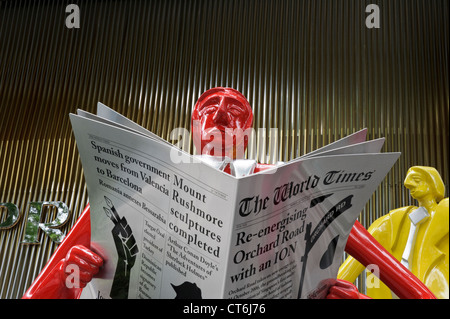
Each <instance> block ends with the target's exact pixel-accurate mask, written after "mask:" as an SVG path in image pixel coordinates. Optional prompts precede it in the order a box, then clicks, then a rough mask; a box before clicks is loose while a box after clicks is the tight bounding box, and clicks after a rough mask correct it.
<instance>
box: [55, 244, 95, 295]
mask: <svg viewBox="0 0 450 319" xmlns="http://www.w3.org/2000/svg"><path fill="white" fill-rule="evenodd" d="M102 265H103V259H102V258H101V257H100V256H98V255H97V254H95V253H94V252H92V250H90V249H88V248H86V247H84V246H82V245H75V246H73V247H72V248H71V249H70V250H69V252H68V253H67V255H66V257H65V258H64V259H63V265H62V267H61V275H62V278H63V282H64V283H65V284H66V286H67V287H68V288H84V287H86V284H88V283H89V282H90V281H91V280H92V277H93V276H94V275H95V274H97V273H98V271H99V268H100V267H101V266H102Z"/></svg>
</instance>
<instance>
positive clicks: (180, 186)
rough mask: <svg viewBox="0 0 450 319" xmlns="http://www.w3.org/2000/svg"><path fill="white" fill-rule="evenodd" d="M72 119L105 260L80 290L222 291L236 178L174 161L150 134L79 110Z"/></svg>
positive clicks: (166, 294) (101, 293)
mask: <svg viewBox="0 0 450 319" xmlns="http://www.w3.org/2000/svg"><path fill="white" fill-rule="evenodd" d="M71 122H72V127H73V131H74V134H75V137H76V141H77V146H78V149H79V153H80V157H81V161H82V165H83V169H84V174H85V178H86V184H87V188H88V195H89V202H90V207H91V241H92V247H93V249H94V250H96V251H97V252H98V253H99V254H100V255H101V256H102V257H103V258H104V259H105V265H104V269H103V270H102V272H101V275H100V278H95V279H94V280H93V282H92V285H90V286H89V287H88V288H87V289H85V290H87V291H86V292H87V293H90V295H91V296H93V297H96V298H175V297H179V298H183V297H186V296H191V297H192V296H197V297H199V298H201V297H205V296H208V297H209V298H221V297H222V292H223V290H222V289H221V285H222V283H223V281H224V277H225V271H226V266H227V265H226V262H225V261H226V260H227V258H228V249H229V242H230V238H229V236H230V229H231V222H232V218H231V217H230V212H232V211H233V210H234V206H235V201H234V200H235V197H236V185H237V184H236V180H235V179H234V178H233V177H231V176H229V175H227V174H225V173H223V172H219V171H216V170H215V169H213V168H211V167H209V166H207V165H205V164H200V163H192V162H189V163H183V162H181V163H174V162H173V161H172V160H171V157H170V147H169V146H168V145H166V144H165V143H162V142H159V141H157V140H155V139H152V138H148V137H144V136H143V135H140V134H137V133H135V132H132V131H129V130H124V129H123V128H120V127H117V126H112V125H109V124H105V123H102V122H100V121H96V120H93V119H90V118H87V117H85V116H82V117H80V116H76V115H73V114H71ZM190 159H191V157H188V160H190ZM188 160H187V161H186V162H188Z"/></svg>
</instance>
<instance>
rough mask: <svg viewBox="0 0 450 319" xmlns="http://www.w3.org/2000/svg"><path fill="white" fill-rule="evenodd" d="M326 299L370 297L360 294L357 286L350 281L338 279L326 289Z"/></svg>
mask: <svg viewBox="0 0 450 319" xmlns="http://www.w3.org/2000/svg"><path fill="white" fill-rule="evenodd" d="M326 298H327V299H370V298H369V297H367V296H366V295H363V294H360V293H359V292H358V288H356V287H355V286H354V285H353V284H352V283H350V282H348V281H345V280H340V279H338V280H337V282H336V284H335V285H334V286H332V287H331V288H330V290H329V291H328V295H327V297H326Z"/></svg>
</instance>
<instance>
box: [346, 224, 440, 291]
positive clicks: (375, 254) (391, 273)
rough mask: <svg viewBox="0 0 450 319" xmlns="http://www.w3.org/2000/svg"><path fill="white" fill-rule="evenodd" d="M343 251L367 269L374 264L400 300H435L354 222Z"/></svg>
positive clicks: (416, 279) (426, 289)
mask: <svg viewBox="0 0 450 319" xmlns="http://www.w3.org/2000/svg"><path fill="white" fill-rule="evenodd" d="M345 251H346V252H347V253H349V254H350V255H352V256H353V257H354V258H355V259H357V260H358V261H359V262H360V263H361V264H363V265H364V266H365V267H367V266H368V265H370V264H375V265H377V266H378V267H379V270H380V280H381V281H382V282H384V283H385V284H386V285H387V286H388V287H389V288H390V289H391V290H392V291H393V292H394V293H395V294H396V295H397V296H398V297H399V298H402V299H436V297H435V296H434V295H433V293H432V292H431V291H430V290H429V289H428V288H427V287H426V286H425V284H423V283H422V282H421V281H420V280H419V279H418V278H417V277H416V276H414V275H413V274H412V273H411V272H410V271H409V270H408V269H407V268H406V267H405V266H403V265H402V264H401V263H400V262H399V261H398V260H397V259H396V258H395V257H394V256H392V255H391V254H390V253H389V252H388V251H387V250H386V249H385V248H384V247H383V246H381V244H379V243H378V242H377V240H376V239H375V238H373V236H372V235H371V234H370V233H369V232H368V231H367V230H366V229H365V228H364V226H363V225H361V223H359V222H358V221H356V223H355V225H354V226H353V228H352V231H351V233H350V236H349V238H348V241H347V245H346V247H345Z"/></svg>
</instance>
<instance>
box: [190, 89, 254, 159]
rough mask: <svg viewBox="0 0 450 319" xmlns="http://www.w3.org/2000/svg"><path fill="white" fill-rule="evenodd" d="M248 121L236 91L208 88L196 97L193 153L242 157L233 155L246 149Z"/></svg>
mask: <svg viewBox="0 0 450 319" xmlns="http://www.w3.org/2000/svg"><path fill="white" fill-rule="evenodd" d="M252 122H253V112H252V109H251V107H250V103H249V102H248V101H247V99H246V98H245V96H244V95H242V94H241V93H240V92H239V91H236V90H235V89H232V88H222V87H218V88H213V89H209V90H208V91H206V92H204V93H203V94H202V95H201V96H200V98H199V99H198V101H197V103H196V104H195V107H194V110H193V112H192V118H191V127H192V137H193V140H194V145H195V148H196V153H197V154H203V155H214V156H228V157H230V158H233V159H234V158H236V157H242V156H240V155H241V154H237V153H239V150H242V153H243V151H245V148H246V147H247V143H248V134H249V132H248V130H247V129H250V128H251V126H252ZM246 130H247V131H246ZM246 136H247V138H246ZM242 155H243V154H242Z"/></svg>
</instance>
